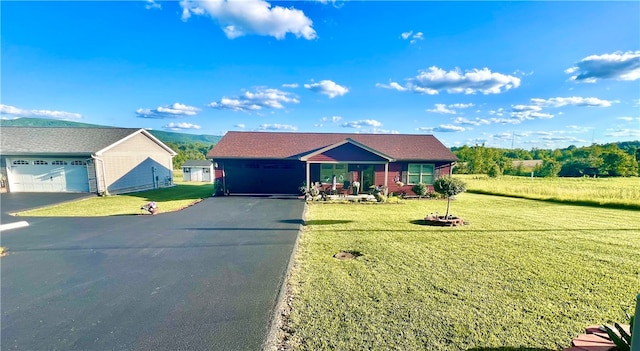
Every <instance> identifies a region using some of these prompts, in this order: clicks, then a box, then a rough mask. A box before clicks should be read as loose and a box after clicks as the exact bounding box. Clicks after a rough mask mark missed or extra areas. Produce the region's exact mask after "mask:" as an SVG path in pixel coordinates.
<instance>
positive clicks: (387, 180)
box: [384, 161, 389, 195]
mask: <svg viewBox="0 0 640 351" xmlns="http://www.w3.org/2000/svg"><path fill="white" fill-rule="evenodd" d="M388 182H389V162H388V161H387V162H386V163H385V164H384V187H385V189H387V191H386V192H388V191H389V187H388V184H387V183H388ZM386 192H385V195H387V194H386Z"/></svg>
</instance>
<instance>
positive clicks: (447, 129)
mask: <svg viewBox="0 0 640 351" xmlns="http://www.w3.org/2000/svg"><path fill="white" fill-rule="evenodd" d="M416 130H417V131H419V132H426V133H455V132H464V131H465V130H467V129H466V128H464V127H460V126H454V125H453V124H441V125H440V126H438V127H435V128H433V127H419V128H416Z"/></svg>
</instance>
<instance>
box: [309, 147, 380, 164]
mask: <svg viewBox="0 0 640 351" xmlns="http://www.w3.org/2000/svg"><path fill="white" fill-rule="evenodd" d="M309 161H311V162H348V161H358V162H386V159H384V158H382V157H380V156H378V155H376V154H373V153H371V152H369V151H367V150H364V149H362V148H361V147H358V146H356V145H353V144H350V143H347V144H344V145H340V146H338V147H336V148H333V149H331V150H327V151H325V152H323V153H322V154H319V155H315V156H313V157H310V158H309Z"/></svg>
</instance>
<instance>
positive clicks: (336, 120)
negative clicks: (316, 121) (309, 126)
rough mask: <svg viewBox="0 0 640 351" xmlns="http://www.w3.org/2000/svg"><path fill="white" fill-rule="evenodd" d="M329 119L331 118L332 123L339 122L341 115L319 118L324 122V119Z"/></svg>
mask: <svg viewBox="0 0 640 351" xmlns="http://www.w3.org/2000/svg"><path fill="white" fill-rule="evenodd" d="M329 120H331V122H332V123H337V122H340V121H341V120H342V117H341V116H332V117H331V118H329V117H322V118H320V121H322V122H326V121H329Z"/></svg>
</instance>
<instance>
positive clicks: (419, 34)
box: [400, 30, 424, 44]
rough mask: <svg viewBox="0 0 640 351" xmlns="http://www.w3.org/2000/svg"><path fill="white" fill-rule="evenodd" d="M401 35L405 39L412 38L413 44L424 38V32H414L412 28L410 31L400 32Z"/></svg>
mask: <svg viewBox="0 0 640 351" xmlns="http://www.w3.org/2000/svg"><path fill="white" fill-rule="evenodd" d="M400 37H401V38H402V39H403V40H409V39H410V41H409V42H410V43H411V44H415V43H416V42H417V41H418V40H424V33H422V32H417V33H416V34H413V31H412V30H410V31H408V32H402V33H401V34H400Z"/></svg>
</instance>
